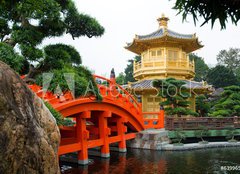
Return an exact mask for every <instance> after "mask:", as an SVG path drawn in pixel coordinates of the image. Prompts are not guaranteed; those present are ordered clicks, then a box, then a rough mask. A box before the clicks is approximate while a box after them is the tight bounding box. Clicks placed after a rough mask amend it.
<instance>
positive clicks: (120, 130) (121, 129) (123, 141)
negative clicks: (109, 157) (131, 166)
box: [117, 118, 127, 152]
mask: <svg viewBox="0 0 240 174" xmlns="http://www.w3.org/2000/svg"><path fill="white" fill-rule="evenodd" d="M126 131H127V130H126V127H125V125H124V119H123V118H119V119H118V120H117V132H118V136H120V137H121V141H120V142H119V143H118V148H119V152H127V148H126V137H125V132H126Z"/></svg>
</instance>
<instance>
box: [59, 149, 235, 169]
mask: <svg viewBox="0 0 240 174" xmlns="http://www.w3.org/2000/svg"><path fill="white" fill-rule="evenodd" d="M221 166H223V167H222V168H225V169H228V170H224V169H222V170H221ZM61 171H62V173H63V174H78V173H84V174H85V173H86V174H91V173H93V174H108V173H109V174H155V173H156V174H165V173H166V174H228V173H229V174H232V173H233V174H234V173H236V174H237V173H240V148H237V147H234V148H233V147H232V148H218V149H205V150H193V151H183V152H176V151H175V152H174V151H171V152H161V151H152V150H141V149H128V152H127V153H126V154H122V153H118V152H112V153H111V158H110V159H108V160H106V159H102V158H99V157H90V164H89V165H88V166H78V165H74V164H70V163H61Z"/></svg>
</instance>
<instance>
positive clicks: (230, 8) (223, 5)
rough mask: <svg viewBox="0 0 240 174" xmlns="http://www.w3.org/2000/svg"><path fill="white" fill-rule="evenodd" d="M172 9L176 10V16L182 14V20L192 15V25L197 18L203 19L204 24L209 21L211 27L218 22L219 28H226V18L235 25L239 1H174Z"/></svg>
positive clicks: (237, 19)
mask: <svg viewBox="0 0 240 174" xmlns="http://www.w3.org/2000/svg"><path fill="white" fill-rule="evenodd" d="M174 9H177V10H178V14H182V17H183V20H186V19H187V16H188V15H189V14H191V15H192V17H193V20H194V23H195V25H196V21H198V18H199V16H200V17H202V18H203V19H204V22H203V23H202V25H201V26H203V25H204V24H205V23H208V22H209V21H211V24H212V27H213V25H214V23H215V21H216V20H219V23H220V25H221V28H222V29H224V28H226V23H227V22H228V18H230V20H231V22H232V23H234V24H235V25H237V23H238V21H239V19H240V15H239V9H240V2H239V1H231V0H230V1H222V0H214V1H205V0H191V1H189V0H176V2H175V6H174Z"/></svg>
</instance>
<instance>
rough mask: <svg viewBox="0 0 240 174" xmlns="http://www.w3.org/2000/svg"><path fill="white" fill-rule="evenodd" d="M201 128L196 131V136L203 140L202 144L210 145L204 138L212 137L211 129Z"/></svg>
mask: <svg viewBox="0 0 240 174" xmlns="http://www.w3.org/2000/svg"><path fill="white" fill-rule="evenodd" d="M199 128H200V129H199V130H195V131H194V134H195V136H196V137H197V138H200V139H201V142H200V143H202V144H206V143H208V142H207V141H205V140H204V139H203V138H204V137H207V136H209V135H210V132H209V129H208V128H207V127H206V126H200V127H199Z"/></svg>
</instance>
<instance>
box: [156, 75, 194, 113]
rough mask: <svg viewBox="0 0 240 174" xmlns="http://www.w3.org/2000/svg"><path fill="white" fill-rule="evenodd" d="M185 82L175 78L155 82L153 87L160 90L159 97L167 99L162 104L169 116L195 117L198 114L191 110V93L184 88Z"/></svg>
mask: <svg viewBox="0 0 240 174" xmlns="http://www.w3.org/2000/svg"><path fill="white" fill-rule="evenodd" d="M184 85H185V82H184V81H181V80H176V79H174V78H168V79H166V80H155V81H154V82H153V86H154V87H156V88H158V89H159V96H160V97H162V98H163V99H165V101H163V102H161V103H160V104H161V105H163V106H165V107H164V108H165V111H166V113H167V115H177V116H179V117H180V116H182V115H194V116H197V115H198V114H197V113H196V112H194V111H193V110H191V109H189V108H188V107H189V105H190V102H189V101H188V99H189V97H190V95H191V94H190V92H189V91H188V89H187V88H186V87H185V86H184Z"/></svg>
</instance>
